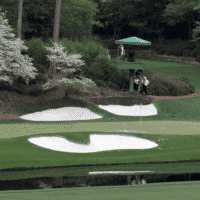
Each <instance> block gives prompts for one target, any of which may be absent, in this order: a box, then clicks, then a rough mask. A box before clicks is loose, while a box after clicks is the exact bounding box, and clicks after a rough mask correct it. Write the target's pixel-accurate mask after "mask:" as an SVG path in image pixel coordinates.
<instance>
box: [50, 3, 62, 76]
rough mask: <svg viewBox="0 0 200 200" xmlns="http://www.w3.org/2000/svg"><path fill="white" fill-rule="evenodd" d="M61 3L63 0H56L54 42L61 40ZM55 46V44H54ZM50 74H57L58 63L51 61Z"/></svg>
mask: <svg viewBox="0 0 200 200" xmlns="http://www.w3.org/2000/svg"><path fill="white" fill-rule="evenodd" d="M61 4H62V0H56V8H55V20H54V31H53V42H54V43H55V42H56V43H58V41H59V27H60V14H61ZM52 46H53V44H52ZM49 74H51V75H55V74H56V63H55V62H51V63H50V69H49Z"/></svg>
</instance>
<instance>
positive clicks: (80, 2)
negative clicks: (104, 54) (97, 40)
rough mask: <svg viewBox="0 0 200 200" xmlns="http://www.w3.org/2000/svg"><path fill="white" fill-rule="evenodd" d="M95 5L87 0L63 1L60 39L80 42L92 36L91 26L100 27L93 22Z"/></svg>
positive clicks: (97, 23)
mask: <svg viewBox="0 0 200 200" xmlns="http://www.w3.org/2000/svg"><path fill="white" fill-rule="evenodd" d="M97 12H98V9H97V4H96V3H93V2H90V1H88V0H64V1H63V3H62V15H61V21H60V26H61V27H60V37H64V38H70V39H72V40H75V39H77V40H81V38H82V36H89V35H91V34H92V26H93V25H94V24H95V25H97V26H102V24H101V23H100V22H99V21H95V20H94V16H95V15H96V13H97Z"/></svg>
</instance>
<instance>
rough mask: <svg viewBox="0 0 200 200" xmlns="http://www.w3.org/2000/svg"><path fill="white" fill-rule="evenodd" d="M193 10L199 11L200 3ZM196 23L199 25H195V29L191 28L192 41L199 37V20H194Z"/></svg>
mask: <svg viewBox="0 0 200 200" xmlns="http://www.w3.org/2000/svg"><path fill="white" fill-rule="evenodd" d="M194 10H198V11H199V12H200V3H199V5H198V6H197V7H195V8H194ZM196 24H197V25H199V26H197V27H196V29H194V30H193V35H192V37H193V40H192V42H196V41H199V40H200V37H198V36H200V22H196Z"/></svg>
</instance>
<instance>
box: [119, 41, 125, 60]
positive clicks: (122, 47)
mask: <svg viewBox="0 0 200 200" xmlns="http://www.w3.org/2000/svg"><path fill="white" fill-rule="evenodd" d="M120 49H121V55H120V60H124V56H125V51H124V45H122V44H121V45H120Z"/></svg>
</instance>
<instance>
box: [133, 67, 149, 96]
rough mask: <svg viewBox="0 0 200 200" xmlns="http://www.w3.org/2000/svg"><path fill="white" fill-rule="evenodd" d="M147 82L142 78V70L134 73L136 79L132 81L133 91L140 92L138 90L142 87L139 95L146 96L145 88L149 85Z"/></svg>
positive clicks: (145, 78)
mask: <svg viewBox="0 0 200 200" xmlns="http://www.w3.org/2000/svg"><path fill="white" fill-rule="evenodd" d="M149 83H150V82H149V80H148V79H147V77H145V76H142V70H138V71H137V72H136V79H135V81H134V89H135V90H138V91H140V88H141V87H142V90H141V91H140V93H142V92H143V94H144V93H145V94H148V92H147V86H148V85H149Z"/></svg>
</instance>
